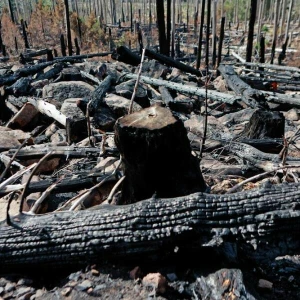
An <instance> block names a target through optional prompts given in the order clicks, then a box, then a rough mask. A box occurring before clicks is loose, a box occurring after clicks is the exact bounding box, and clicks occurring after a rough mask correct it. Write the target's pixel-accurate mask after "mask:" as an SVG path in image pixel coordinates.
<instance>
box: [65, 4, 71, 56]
mask: <svg viewBox="0 0 300 300" xmlns="http://www.w3.org/2000/svg"><path fill="white" fill-rule="evenodd" d="M64 3H65V16H66V31H67V41H68V52H69V56H71V55H72V37H71V25H70V15H69V3H68V0H64Z"/></svg>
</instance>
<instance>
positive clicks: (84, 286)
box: [76, 280, 92, 291]
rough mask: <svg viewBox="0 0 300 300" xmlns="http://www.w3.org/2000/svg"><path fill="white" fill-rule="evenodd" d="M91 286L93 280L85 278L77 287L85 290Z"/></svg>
mask: <svg viewBox="0 0 300 300" xmlns="http://www.w3.org/2000/svg"><path fill="white" fill-rule="evenodd" d="M90 287H92V283H91V281H89V280H84V281H83V282H81V283H80V284H78V285H77V286H76V289H77V290H79V291H85V290H87V289H89V288H90Z"/></svg>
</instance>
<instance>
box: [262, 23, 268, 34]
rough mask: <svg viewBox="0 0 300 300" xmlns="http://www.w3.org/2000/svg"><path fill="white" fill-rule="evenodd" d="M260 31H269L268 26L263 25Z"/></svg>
mask: <svg viewBox="0 0 300 300" xmlns="http://www.w3.org/2000/svg"><path fill="white" fill-rule="evenodd" d="M261 31H262V32H264V33H267V32H268V31H269V27H268V26H267V25H263V27H262V28H261Z"/></svg>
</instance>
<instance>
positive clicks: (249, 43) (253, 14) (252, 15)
mask: <svg viewBox="0 0 300 300" xmlns="http://www.w3.org/2000/svg"><path fill="white" fill-rule="evenodd" d="M256 7H257V0H251V7H250V18H249V28H248V41H247V50H246V61H247V62H251V56H252V48H253V35H254V24H255V18H256Z"/></svg>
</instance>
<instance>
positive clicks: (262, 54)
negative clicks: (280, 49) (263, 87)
mask: <svg viewBox="0 0 300 300" xmlns="http://www.w3.org/2000/svg"><path fill="white" fill-rule="evenodd" d="M259 62H260V63H262V64H264V63H265V37H264V36H261V37H260V47H259ZM259 70H260V71H264V68H262V67H259ZM260 77H264V75H263V73H261V74H260Z"/></svg>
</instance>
